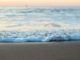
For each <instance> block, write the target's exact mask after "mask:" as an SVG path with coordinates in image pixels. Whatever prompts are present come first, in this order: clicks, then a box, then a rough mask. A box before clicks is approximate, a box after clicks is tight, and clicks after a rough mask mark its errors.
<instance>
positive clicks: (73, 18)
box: [0, 7, 80, 42]
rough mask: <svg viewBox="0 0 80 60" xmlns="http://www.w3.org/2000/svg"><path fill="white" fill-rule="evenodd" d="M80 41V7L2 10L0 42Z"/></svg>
mask: <svg viewBox="0 0 80 60" xmlns="http://www.w3.org/2000/svg"><path fill="white" fill-rule="evenodd" d="M73 40H75V41H79V40H80V7H0V42H49V41H73Z"/></svg>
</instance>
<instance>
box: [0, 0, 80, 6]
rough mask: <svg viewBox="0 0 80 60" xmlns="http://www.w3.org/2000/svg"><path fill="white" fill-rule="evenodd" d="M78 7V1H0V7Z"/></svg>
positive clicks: (79, 0) (79, 1)
mask: <svg viewBox="0 0 80 60" xmlns="http://www.w3.org/2000/svg"><path fill="white" fill-rule="evenodd" d="M26 5H28V6H79V5H80V0H0V6H26Z"/></svg>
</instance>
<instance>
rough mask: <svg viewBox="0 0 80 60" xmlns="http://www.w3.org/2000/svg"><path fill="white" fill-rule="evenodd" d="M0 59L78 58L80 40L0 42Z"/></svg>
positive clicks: (54, 59)
mask: <svg viewBox="0 0 80 60" xmlns="http://www.w3.org/2000/svg"><path fill="white" fill-rule="evenodd" d="M0 60H80V41H77V42H76V41H75V42H48V43H41V42H40V43H0Z"/></svg>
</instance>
